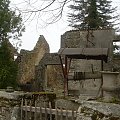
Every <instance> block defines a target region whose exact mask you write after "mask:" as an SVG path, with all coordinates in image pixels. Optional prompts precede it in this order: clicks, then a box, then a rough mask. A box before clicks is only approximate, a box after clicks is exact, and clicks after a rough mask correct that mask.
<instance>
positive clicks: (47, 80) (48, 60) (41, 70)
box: [34, 53, 63, 91]
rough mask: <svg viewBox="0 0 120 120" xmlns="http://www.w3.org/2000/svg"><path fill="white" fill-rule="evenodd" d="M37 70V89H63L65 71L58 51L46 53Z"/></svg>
mask: <svg viewBox="0 0 120 120" xmlns="http://www.w3.org/2000/svg"><path fill="white" fill-rule="evenodd" d="M35 71H36V72H35V73H36V75H35V79H36V81H35V87H34V88H36V90H35V89H34V90H35V91H41V90H48V89H49V90H55V89H57V90H58V89H63V73H62V68H61V65H60V59H59V56H58V54H57V53H46V54H45V55H44V56H43V58H42V59H41V61H40V63H39V65H38V66H36V70H35Z"/></svg>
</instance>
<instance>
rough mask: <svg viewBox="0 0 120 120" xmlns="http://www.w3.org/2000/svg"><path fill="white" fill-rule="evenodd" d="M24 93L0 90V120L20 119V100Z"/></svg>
mask: <svg viewBox="0 0 120 120" xmlns="http://www.w3.org/2000/svg"><path fill="white" fill-rule="evenodd" d="M22 96H24V93H22V92H18V91H14V92H6V91H5V90H2V91H0V120H20V108H19V106H20V104H21V103H20V102H21V101H20V100H21V99H22Z"/></svg>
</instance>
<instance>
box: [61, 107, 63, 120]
mask: <svg viewBox="0 0 120 120" xmlns="http://www.w3.org/2000/svg"><path fill="white" fill-rule="evenodd" d="M60 113H61V114H60V118H61V119H60V120H63V110H62V108H60Z"/></svg>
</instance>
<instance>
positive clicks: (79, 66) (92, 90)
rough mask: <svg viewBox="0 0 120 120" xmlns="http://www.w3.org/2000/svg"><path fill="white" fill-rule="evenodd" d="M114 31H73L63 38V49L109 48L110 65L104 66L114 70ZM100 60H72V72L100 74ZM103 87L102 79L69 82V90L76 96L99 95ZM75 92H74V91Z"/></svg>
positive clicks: (104, 68)
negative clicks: (101, 86)
mask: <svg viewBox="0 0 120 120" xmlns="http://www.w3.org/2000/svg"><path fill="white" fill-rule="evenodd" d="M113 39H114V30H111V29H108V30H89V31H88V30H83V31H79V30H72V31H67V32H65V33H64V34H63V35H62V36H61V48H109V52H108V63H107V64H106V63H104V64H103V70H107V71H111V70H112V67H113V65H112V51H113ZM101 70H102V68H101V61H100V60H83V59H82V60H72V62H71V66H70V72H91V73H94V72H99V71H101ZM100 85H101V79H87V80H85V79H84V80H80V81H69V82H68V88H69V90H70V91H71V92H72V93H73V94H74V93H75V91H76V92H78V93H76V94H94V95H97V94H98V91H99V88H100ZM72 90H73V91H72Z"/></svg>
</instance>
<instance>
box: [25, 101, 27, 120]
mask: <svg viewBox="0 0 120 120" xmlns="http://www.w3.org/2000/svg"><path fill="white" fill-rule="evenodd" d="M25 120H27V100H26V99H25Z"/></svg>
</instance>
